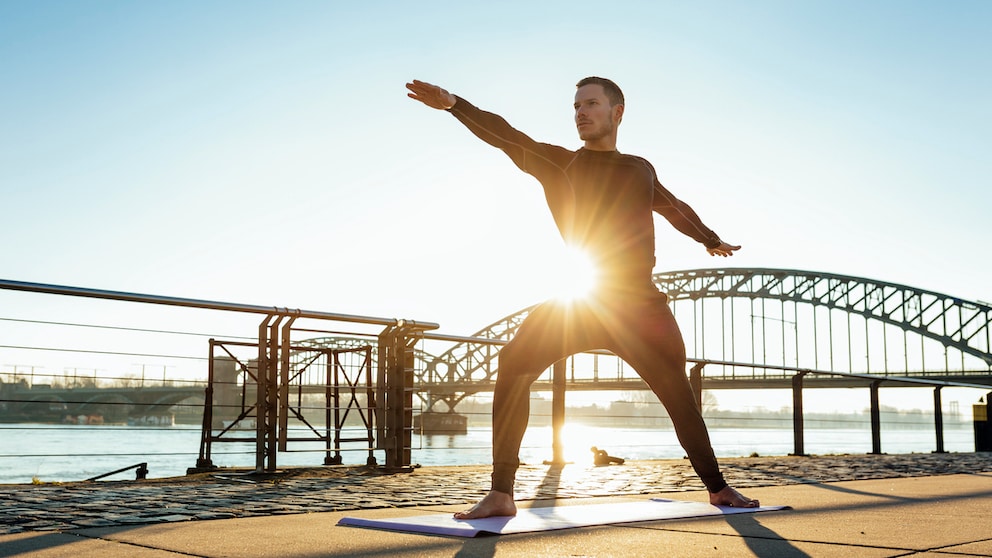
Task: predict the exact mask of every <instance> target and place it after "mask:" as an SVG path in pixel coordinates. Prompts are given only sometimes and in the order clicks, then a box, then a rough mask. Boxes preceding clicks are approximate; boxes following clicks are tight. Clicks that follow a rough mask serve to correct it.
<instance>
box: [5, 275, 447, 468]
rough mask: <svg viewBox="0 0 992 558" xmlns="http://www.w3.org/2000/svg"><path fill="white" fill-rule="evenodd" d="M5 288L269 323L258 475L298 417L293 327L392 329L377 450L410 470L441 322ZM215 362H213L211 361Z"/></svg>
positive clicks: (262, 333)
mask: <svg viewBox="0 0 992 558" xmlns="http://www.w3.org/2000/svg"><path fill="white" fill-rule="evenodd" d="M0 289H3V290H13V291H24V292H31V293H42V294H52V295H62V296H71V297H82V298H93V299H103V300H114V301H120V302H132V303H142V304H155V305H163V306H172V307H184V308H195V309H201V310H214V311H224V312H239V313H247V314H253V315H257V316H261V317H262V319H261V322H260V323H259V324H258V328H257V331H258V337H257V345H256V347H257V359H256V361H255V365H254V372H253V373H250V374H249V375H250V377H251V380H252V381H253V382H254V384H255V392H256V393H255V401H254V405H253V407H252V409H251V410H252V413H253V416H254V420H255V443H256V450H255V453H256V459H255V469H256V471H258V472H262V471H274V470H275V469H276V467H277V455H278V452H279V451H280V450H282V451H285V449H286V444H287V438H286V425H287V418H288V415H289V413H290V412H291V408H290V407H289V405H288V391H287V388H288V385H289V376H290V356H291V352H292V350H293V345H292V340H291V335H292V328H293V325H294V324H295V323H296V322H297V321H298V320H301V319H310V320H317V321H318V322H345V323H352V324H363V325H373V326H384V329H383V330H382V331H381V332H380V333H379V336H378V343H379V351H378V353H379V366H378V377H377V382H376V404H375V414H376V418H377V434H378V435H377V437H376V440H375V442H376V447H377V448H378V449H381V450H384V451H385V455H386V466H387V467H403V466H408V465H409V464H410V436H411V434H410V427H409V425H410V424H411V423H412V413H413V409H412V401H411V397H412V396H411V390H412V370H411V369H409V368H408V367H410V366H412V364H413V363H412V358H411V354H410V352H411V350H412V346H413V344H414V343H415V342H416V341H417V339H419V338H420V337H421V336H422V335H423V333H424V332H425V331H427V330H431V329H436V328H437V327H438V324H436V323H433V322H423V321H421V322H418V321H413V320H405V319H392V318H378V317H370V316H359V315H351V314H339V313H331V312H320V311H313V310H303V309H290V308H280V307H270V306H258V305H249V304H240V303H230V302H217V301H210V300H199V299H189V298H177V297H167V296H158V295H148V294H138V293H129V292H120V291H109V290H101V289H89V288H80V287H70V286H62V285H49V284H41V283H29V282H23V281H10V280H4V279H0ZM211 362H212V360H211ZM206 391H207V393H206V396H205V398H206V401H207V402H208V405H207V407H208V408H209V407H210V406H211V405H210V404H209V402H212V399H213V394H212V391H213V385H212V383H211V381H209V380H208V385H207V388H206ZM213 426H214V425H213V424H212V421H211V420H210V417H209V414H208V413H207V412H205V413H204V423H203V427H202V429H203V433H204V434H203V436H202V438H201V440H202V441H203V443H204V444H206V447H207V448H208V449H207V451H206V453H204V451H203V448H204V446H203V445H201V455H200V458H199V459H198V462H197V467H198V468H211V467H213V464H212V462H210V460H209V444H210V442H211V441H213V440H215V439H216V438H215V437H214V436H213V435H212V430H213ZM280 426H281V428H280Z"/></svg>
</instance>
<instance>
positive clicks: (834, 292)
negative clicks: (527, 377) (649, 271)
mask: <svg viewBox="0 0 992 558" xmlns="http://www.w3.org/2000/svg"><path fill="white" fill-rule="evenodd" d="M652 279H653V281H654V283H655V285H656V286H657V287H658V288H659V290H661V291H662V292H665V293H666V294H667V295H668V296H669V298H670V299H671V301H673V302H674V301H678V300H686V299H691V300H697V299H701V298H721V299H725V298H735V297H740V298H751V299H757V298H762V299H771V300H779V301H791V302H795V303H803V304H810V305H813V306H822V307H826V308H829V309H837V310H841V311H844V312H847V313H849V314H857V315H861V316H863V317H865V318H866V319H873V320H878V321H880V322H883V323H887V324H890V325H893V326H896V327H899V328H901V329H903V330H904V331H908V332H913V333H915V334H918V335H920V336H921V337H924V338H928V339H932V340H935V341H937V342H939V343H941V344H942V345H944V346H945V347H953V348H955V349H957V350H959V351H961V352H963V353H965V354H969V355H973V356H975V357H977V358H979V359H981V360H982V361H983V362H985V363H986V364H987V365H989V366H990V368H992V352H990V338H992V307H990V306H989V305H988V304H984V303H981V302H974V301H967V300H963V299H960V298H958V297H953V296H950V295H944V294H941V293H936V292H933V291H927V290H924V289H918V288H915V287H910V286H906V285H900V284H896V283H887V282H882V281H875V280H871V279H865V278H861V277H853V276H847V275H839V274H833V273H821V272H814V271H800V270H791V269H771V268H721V269H695V270H684V271H669V272H662V273H657V274H654V275H653V277H652ZM534 308H535V306H531V307H528V308H525V309H523V310H520V311H518V312H515V313H513V314H510V315H508V316H506V317H504V318H502V319H500V320H499V321H496V322H493V323H492V324H490V325H489V326H487V327H485V328H483V329H481V330H479V331H478V332H477V333H475V334H473V335H472V337H478V338H484V339H492V340H495V341H502V342H505V341H508V340H509V339H510V338H512V336H513V334H514V333H515V332H516V330H517V328H518V327H519V326H520V324H521V323H522V322H523V320H524V318H526V317H527V315H528V314H529V313H530V311H531V310H533V309H534ZM498 352H499V346H498V344H491V343H482V342H472V341H467V342H462V343H459V344H457V345H455V346H453V347H452V348H450V349H449V350H447V351H446V352H444V353H442V354H441V355H439V356H438V357H437V358H436V359H435V360H434V361H433V362H431V363H429V364H428V365H427V367H426V368H425V372H424V374H422V375H420V377H419V378H418V379H419V380H420V381H421V383H422V385H423V386H426V387H427V388H428V389H429V388H430V386H431V385H434V386H438V387H440V386H442V385H443V384H444V383H445V382H448V383H450V382H457V383H459V384H461V385H463V386H464V385H470V384H471V383H473V382H490V381H492V380H493V379H494V376H496V374H497V372H498V369H497V367H496V366H495V360H496V356H497V354H498ZM474 393H475V392H474V391H470V390H466V391H463V392H459V393H444V394H443V395H434V396H430V401H428V407H429V408H430V407H433V405H434V404H435V403H436V402H437V401H441V400H443V401H445V402H446V403H447V405H448V407H449V408H450V409H454V406H455V405H456V404H457V403H458V402H460V401H461V400H462V399H464V398H466V397H469V396H471V395H473V394H474Z"/></svg>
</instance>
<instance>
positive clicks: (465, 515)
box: [455, 490, 517, 519]
mask: <svg viewBox="0 0 992 558" xmlns="http://www.w3.org/2000/svg"><path fill="white" fill-rule="evenodd" d="M513 515H517V505H516V504H514V503H513V496H510V495H509V494H507V493H505V492H497V491H495V490H491V491H490V492H489V494H486V496H485V498H483V499H481V500H479V503H478V504H476V505H474V506H472V507H471V508H469V509H467V510H465V511H460V512H456V513H455V519H482V518H483V517H498V516H513Z"/></svg>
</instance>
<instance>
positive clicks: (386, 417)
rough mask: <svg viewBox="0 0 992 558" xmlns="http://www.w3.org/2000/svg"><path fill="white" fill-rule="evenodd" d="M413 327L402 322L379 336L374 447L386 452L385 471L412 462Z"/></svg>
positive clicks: (414, 340)
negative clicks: (375, 437) (375, 445)
mask: <svg viewBox="0 0 992 558" xmlns="http://www.w3.org/2000/svg"><path fill="white" fill-rule="evenodd" d="M418 331H419V329H418V326H417V324H407V323H405V322H403V321H402V320H400V321H399V323H398V324H397V325H396V326H391V327H388V328H386V329H385V330H384V331H383V332H382V333H380V334H379V374H378V387H377V391H378V393H379V395H378V396H377V397H376V419H377V425H376V432H377V434H378V436H377V440H376V444H377V448H378V449H383V450H385V452H386V467H387V468H389V469H406V468H408V467H410V462H411V460H412V456H411V452H410V449H411V445H412V434H413V389H414V388H413V380H414V365H415V362H416V361H415V355H414V351H413V348H414V345H415V344H416V341H417V338H418V337H417V336H416V335H415V334H416V333H417V332H418Z"/></svg>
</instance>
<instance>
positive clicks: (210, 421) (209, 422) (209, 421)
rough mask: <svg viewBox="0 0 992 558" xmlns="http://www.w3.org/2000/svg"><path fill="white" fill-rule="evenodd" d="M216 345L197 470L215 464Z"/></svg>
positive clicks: (210, 356)
mask: <svg viewBox="0 0 992 558" xmlns="http://www.w3.org/2000/svg"><path fill="white" fill-rule="evenodd" d="M214 343H215V341H214V340H213V338H211V339H210V342H209V347H210V349H209V352H208V358H207V387H206V390H205V392H204V395H203V424H202V426H201V428H200V456H199V457H198V458H197V460H196V468H197V469H203V468H207V469H209V468H213V466H214V464H213V462H212V461H211V460H210V442H211V438H212V437H213V427H214Z"/></svg>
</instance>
